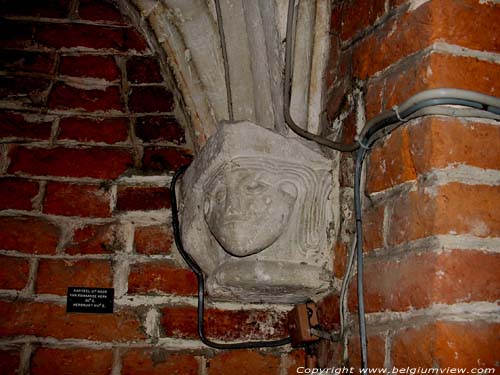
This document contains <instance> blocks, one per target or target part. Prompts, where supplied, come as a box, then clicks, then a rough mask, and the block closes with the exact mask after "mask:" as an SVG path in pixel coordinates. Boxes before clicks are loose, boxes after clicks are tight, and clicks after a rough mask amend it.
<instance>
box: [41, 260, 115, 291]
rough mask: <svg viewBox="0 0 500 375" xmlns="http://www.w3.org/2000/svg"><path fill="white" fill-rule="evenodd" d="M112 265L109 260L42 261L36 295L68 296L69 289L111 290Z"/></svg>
mask: <svg viewBox="0 0 500 375" xmlns="http://www.w3.org/2000/svg"><path fill="white" fill-rule="evenodd" d="M112 279H113V278H112V271H111V264H110V262H109V261H107V260H61V259H56V260H52V259H41V260H40V263H39V265H38V274H37V281H36V288H35V289H36V293H45V294H47V293H48V294H59V295H66V293H67V291H68V287H70V286H79V287H80V286H81V287H93V288H111V286H112V284H113V280H112Z"/></svg>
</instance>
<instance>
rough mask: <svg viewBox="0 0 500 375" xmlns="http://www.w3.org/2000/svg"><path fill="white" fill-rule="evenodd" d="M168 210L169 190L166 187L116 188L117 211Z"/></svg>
mask: <svg viewBox="0 0 500 375" xmlns="http://www.w3.org/2000/svg"><path fill="white" fill-rule="evenodd" d="M162 208H170V189H168V188H166V187H125V186H120V187H119V188H118V195H117V200H116V209H117V210H119V211H133V210H139V211H145V210H160V209H162Z"/></svg>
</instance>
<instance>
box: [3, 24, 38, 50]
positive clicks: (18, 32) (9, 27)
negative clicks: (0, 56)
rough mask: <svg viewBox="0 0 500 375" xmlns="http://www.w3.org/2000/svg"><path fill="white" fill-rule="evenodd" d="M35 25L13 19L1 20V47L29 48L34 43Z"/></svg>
mask: <svg viewBox="0 0 500 375" xmlns="http://www.w3.org/2000/svg"><path fill="white" fill-rule="evenodd" d="M33 32H34V27H33V25H31V24H29V23H24V22H17V21H11V20H2V22H0V48H20V49H22V48H27V47H29V46H31V45H32V44H33Z"/></svg>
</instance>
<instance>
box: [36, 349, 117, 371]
mask: <svg viewBox="0 0 500 375" xmlns="http://www.w3.org/2000/svg"><path fill="white" fill-rule="evenodd" d="M112 364H113V352H112V351H111V350H109V349H101V350H97V349H80V348H77V349H69V348H67V349H55V348H39V349H37V350H36V351H35V353H34V354H33V358H32V360H31V374H33V375H45V374H53V375H79V374H81V373H82V370H83V369H85V373H87V374H92V375H101V374H102V375H107V374H110V373H111V368H112Z"/></svg>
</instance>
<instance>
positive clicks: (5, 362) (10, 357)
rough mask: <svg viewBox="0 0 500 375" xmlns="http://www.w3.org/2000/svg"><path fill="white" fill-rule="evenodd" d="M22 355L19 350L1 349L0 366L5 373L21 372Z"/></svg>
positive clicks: (9, 374)
mask: <svg viewBox="0 0 500 375" xmlns="http://www.w3.org/2000/svg"><path fill="white" fill-rule="evenodd" d="M19 359H20V355H19V352H18V351H17V350H0V367H1V368H2V374H4V375H17V374H19V372H18V369H19Z"/></svg>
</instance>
